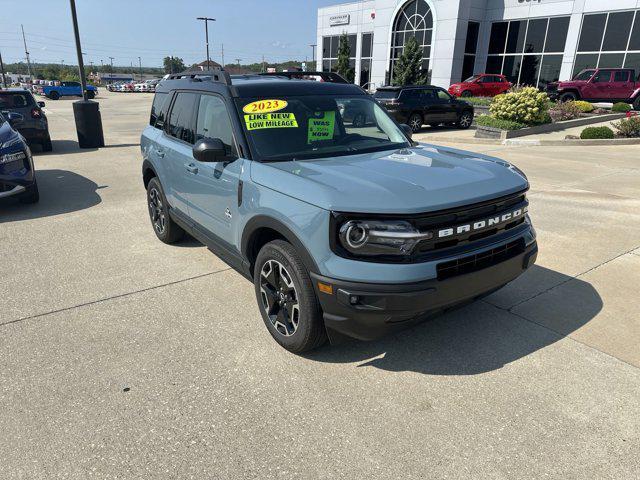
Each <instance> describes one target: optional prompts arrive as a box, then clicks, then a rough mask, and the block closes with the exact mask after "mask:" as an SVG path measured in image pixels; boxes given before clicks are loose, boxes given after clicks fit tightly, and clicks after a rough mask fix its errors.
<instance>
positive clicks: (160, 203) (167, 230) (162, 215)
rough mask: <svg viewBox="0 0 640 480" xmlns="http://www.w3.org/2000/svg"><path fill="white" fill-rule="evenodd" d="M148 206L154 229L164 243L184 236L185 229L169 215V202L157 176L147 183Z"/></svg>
mask: <svg viewBox="0 0 640 480" xmlns="http://www.w3.org/2000/svg"><path fill="white" fill-rule="evenodd" d="M147 206H148V207H149V218H150V219H151V226H152V227H153V231H154V232H155V234H156V237H158V240H160V241H161V242H163V243H166V244H172V243H176V242H177V241H179V240H181V239H182V237H184V230H183V229H182V228H181V227H180V226H179V225H178V224H177V223H175V222H174V221H173V220H172V219H171V216H170V215H169V204H168V203H167V198H166V197H165V196H164V191H163V190H162V186H161V185H160V182H159V181H158V178H157V177H154V178H152V179H151V180H150V181H149V185H147Z"/></svg>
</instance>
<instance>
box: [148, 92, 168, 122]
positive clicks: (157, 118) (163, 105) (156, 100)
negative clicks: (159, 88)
mask: <svg viewBox="0 0 640 480" xmlns="http://www.w3.org/2000/svg"><path fill="white" fill-rule="evenodd" d="M168 109H169V94H168V93H165V92H159V93H156V94H155V96H154V97H153V104H152V105H151V116H150V118H149V125H151V126H152V127H156V128H159V129H160V130H162V129H163V128H164V122H165V121H166V118H167V110H168Z"/></svg>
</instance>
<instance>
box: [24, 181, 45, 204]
mask: <svg viewBox="0 0 640 480" xmlns="http://www.w3.org/2000/svg"><path fill="white" fill-rule="evenodd" d="M19 200H20V203H27V204H29V203H38V202H39V201H40V191H39V190H38V183H37V182H33V185H31V186H30V187H29V188H27V191H26V192H25V193H23V194H22V195H21V196H20V198H19Z"/></svg>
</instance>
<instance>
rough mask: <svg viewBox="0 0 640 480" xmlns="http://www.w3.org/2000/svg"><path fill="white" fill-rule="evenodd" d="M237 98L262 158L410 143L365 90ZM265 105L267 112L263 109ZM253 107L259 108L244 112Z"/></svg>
mask: <svg viewBox="0 0 640 480" xmlns="http://www.w3.org/2000/svg"><path fill="white" fill-rule="evenodd" d="M237 102H238V110H239V113H240V114H241V116H242V120H243V122H242V123H243V125H244V127H245V129H246V132H247V137H248V139H249V141H250V143H251V144H252V147H253V150H255V153H256V155H257V157H258V158H259V159H261V160H264V161H288V160H301V159H308V158H322V157H333V156H341V155H355V154H359V153H369V152H376V151H383V150H396V149H400V148H405V147H407V146H409V142H408V141H407V137H406V136H405V135H404V133H403V132H402V131H401V130H400V129H399V128H398V126H397V125H396V123H395V122H394V121H393V120H392V119H391V118H390V117H389V115H388V114H387V112H386V111H385V110H384V109H383V108H382V107H380V106H379V105H378V104H377V103H376V102H375V101H374V100H373V99H372V98H371V97H369V96H365V95H358V96H351V97H331V96H326V95H309V96H296V97H285V98H278V99H272V100H270V102H272V103H271V104H269V103H265V101H264V100H260V99H257V100H256V99H238V100H237ZM276 102H277V103H276ZM274 103H275V105H274ZM283 105H284V107H283ZM274 109H277V110H276V111H273V110H274ZM265 110H267V111H269V110H270V112H269V113H261V112H264V111H265ZM252 111H256V112H258V113H247V112H252Z"/></svg>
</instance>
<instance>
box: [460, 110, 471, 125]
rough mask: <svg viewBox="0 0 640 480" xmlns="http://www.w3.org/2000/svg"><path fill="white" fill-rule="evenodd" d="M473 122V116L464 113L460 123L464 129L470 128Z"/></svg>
mask: <svg viewBox="0 0 640 480" xmlns="http://www.w3.org/2000/svg"><path fill="white" fill-rule="evenodd" d="M472 122H473V120H472V119H471V115H469V114H468V113H463V114H462V116H461V117H460V121H459V122H458V123H459V124H460V126H461V127H462V128H469V127H470V126H471V123H472Z"/></svg>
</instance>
